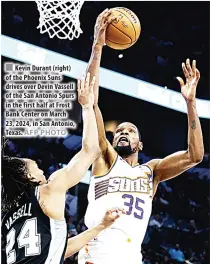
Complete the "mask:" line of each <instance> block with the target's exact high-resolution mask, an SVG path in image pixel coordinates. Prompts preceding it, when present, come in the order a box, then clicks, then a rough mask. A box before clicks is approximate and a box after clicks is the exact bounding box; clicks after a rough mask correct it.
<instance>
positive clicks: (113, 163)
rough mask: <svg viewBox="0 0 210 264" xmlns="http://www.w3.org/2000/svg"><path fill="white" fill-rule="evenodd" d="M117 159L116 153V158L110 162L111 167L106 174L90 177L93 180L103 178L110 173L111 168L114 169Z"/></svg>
mask: <svg viewBox="0 0 210 264" xmlns="http://www.w3.org/2000/svg"><path fill="white" fill-rule="evenodd" d="M117 158H118V154H117V153H116V156H115V158H114V161H113V162H112V165H111V167H110V168H109V170H108V171H107V173H105V174H101V175H100V174H96V175H92V177H94V178H100V177H104V176H106V175H107V174H109V173H110V171H111V170H112V169H113V167H114V165H115V164H116V162H117Z"/></svg>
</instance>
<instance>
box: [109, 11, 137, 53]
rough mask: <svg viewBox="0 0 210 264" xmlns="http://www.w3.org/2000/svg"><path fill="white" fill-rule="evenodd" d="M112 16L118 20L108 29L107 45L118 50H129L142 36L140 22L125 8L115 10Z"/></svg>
mask: <svg viewBox="0 0 210 264" xmlns="http://www.w3.org/2000/svg"><path fill="white" fill-rule="evenodd" d="M112 14H113V15H115V16H117V19H116V21H113V22H112V23H110V24H109V25H108V27H107V31H106V45H107V46H109V47H110V48H112V49H117V50H123V49H127V48H129V47H131V46H132V45H133V44H134V43H136V41H137V40H138V38H139V36H140V32H141V24H140V21H139V19H138V17H137V16H136V15H135V14H134V13H133V12H132V11H131V10H129V9H127V8H125V7H116V8H113V9H112Z"/></svg>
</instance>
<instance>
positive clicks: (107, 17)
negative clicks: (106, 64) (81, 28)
mask: <svg viewBox="0 0 210 264" xmlns="http://www.w3.org/2000/svg"><path fill="white" fill-rule="evenodd" d="M116 18H117V17H116V16H114V15H112V10H110V9H108V8H107V9H105V10H104V11H103V12H102V13H101V14H100V15H99V16H98V17H97V20H96V24H95V29H94V44H95V45H100V46H103V45H104V44H105V39H106V28H107V26H108V24H110V23H111V22H112V21H114V20H115V19H116Z"/></svg>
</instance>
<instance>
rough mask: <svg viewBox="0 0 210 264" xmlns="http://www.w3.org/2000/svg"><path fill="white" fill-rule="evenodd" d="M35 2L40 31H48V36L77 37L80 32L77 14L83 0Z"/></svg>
mask: <svg viewBox="0 0 210 264" xmlns="http://www.w3.org/2000/svg"><path fill="white" fill-rule="evenodd" d="M35 1H36V3H37V7H38V11H39V14H40V17H39V26H38V27H37V28H39V29H40V33H41V34H43V33H46V32H47V33H48V34H49V36H50V38H53V37H54V36H57V37H58V38H60V39H69V40H72V39H73V38H78V37H79V36H80V34H81V33H82V30H81V28H80V21H79V15H80V10H81V7H82V5H83V3H84V0H70V1H67V0H60V1H54V0H35Z"/></svg>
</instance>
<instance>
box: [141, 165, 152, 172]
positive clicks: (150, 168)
mask: <svg viewBox="0 0 210 264" xmlns="http://www.w3.org/2000/svg"><path fill="white" fill-rule="evenodd" d="M142 166H146V167H148V168H149V170H150V172H151V175H153V169H152V167H151V166H150V165H149V164H142Z"/></svg>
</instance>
